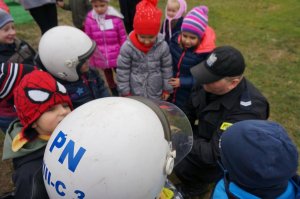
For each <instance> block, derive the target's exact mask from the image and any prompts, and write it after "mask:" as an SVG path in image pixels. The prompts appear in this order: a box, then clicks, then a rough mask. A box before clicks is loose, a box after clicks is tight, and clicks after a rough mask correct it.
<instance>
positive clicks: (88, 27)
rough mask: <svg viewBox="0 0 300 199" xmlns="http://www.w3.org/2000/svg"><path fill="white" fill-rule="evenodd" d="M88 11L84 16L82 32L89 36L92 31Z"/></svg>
mask: <svg viewBox="0 0 300 199" xmlns="http://www.w3.org/2000/svg"><path fill="white" fill-rule="evenodd" d="M88 16H89V13H88V14H87V15H86V17H85V21H84V32H85V33H86V34H87V35H88V36H89V37H90V38H91V35H92V31H91V21H90V19H89V17H88Z"/></svg>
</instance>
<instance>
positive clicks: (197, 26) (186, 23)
mask: <svg viewBox="0 0 300 199" xmlns="http://www.w3.org/2000/svg"><path fill="white" fill-rule="evenodd" d="M207 13H208V8H207V7H206V6H198V7H195V8H193V9H192V10H191V11H190V12H189V13H188V14H187V15H186V16H185V17H184V19H183V22H182V25H181V31H182V32H183V31H185V32H190V33H193V34H196V35H197V36H198V37H199V38H200V39H201V38H202V37H203V35H204V33H205V30H206V27H207V22H208V16H207Z"/></svg>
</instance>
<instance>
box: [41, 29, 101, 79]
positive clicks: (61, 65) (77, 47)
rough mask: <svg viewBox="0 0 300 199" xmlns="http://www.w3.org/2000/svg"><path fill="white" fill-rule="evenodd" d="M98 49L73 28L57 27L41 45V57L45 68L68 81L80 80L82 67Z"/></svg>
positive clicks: (44, 36) (48, 33)
mask: <svg viewBox="0 0 300 199" xmlns="http://www.w3.org/2000/svg"><path fill="white" fill-rule="evenodd" d="M95 48H96V44H95V42H93V41H92V40H91V39H90V38H89V37H88V36H87V35H86V34H85V33H84V32H82V31H81V30H79V29H77V28H74V27H71V26H56V27H54V28H51V29H50V30H48V31H47V32H46V33H45V34H44V35H43V36H42V38H41V40H40V43H39V56H40V59H41V62H42V64H43V65H44V66H45V68H46V69H47V70H48V72H50V73H51V74H52V75H54V76H55V77H57V78H59V79H62V80H66V81H71V82H73V81H77V80H78V79H79V75H78V74H79V72H78V71H79V68H80V66H81V65H82V64H83V63H84V62H85V61H86V60H87V59H88V58H89V57H90V56H91V55H92V53H93V52H94V50H95Z"/></svg>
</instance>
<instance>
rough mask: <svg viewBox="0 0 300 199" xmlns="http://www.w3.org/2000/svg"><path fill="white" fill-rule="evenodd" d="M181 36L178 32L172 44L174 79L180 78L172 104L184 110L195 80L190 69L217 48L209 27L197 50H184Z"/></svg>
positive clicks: (213, 34) (213, 33)
mask: <svg viewBox="0 0 300 199" xmlns="http://www.w3.org/2000/svg"><path fill="white" fill-rule="evenodd" d="M180 39H181V34H180V32H177V33H175V34H174V35H173V37H172V39H171V42H170V52H171V55H172V61H173V77H175V78H180V87H178V88H176V89H174V93H173V95H172V96H171V100H172V101H171V102H173V103H174V104H175V105H177V106H178V107H179V108H182V107H183V106H184V104H185V102H186V101H187V99H188V98H189V96H190V94H191V90H192V87H193V85H194V79H193V76H192V74H191V72H190V68H191V67H193V66H195V65H197V64H198V63H200V62H202V61H203V60H205V59H206V58H207V56H208V55H209V54H210V52H211V51H213V50H214V48H215V32H214V30H213V29H212V28H210V27H207V28H206V31H205V36H204V37H203V39H202V40H201V42H200V44H199V45H198V46H197V47H196V48H188V49H184V48H182V47H181V44H180V43H181V42H180Z"/></svg>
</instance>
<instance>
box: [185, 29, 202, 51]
mask: <svg viewBox="0 0 300 199" xmlns="http://www.w3.org/2000/svg"><path fill="white" fill-rule="evenodd" d="M181 44H182V46H183V47H184V48H191V47H194V46H197V45H198V44H199V38H198V36H197V35H195V34H193V33H190V32H182V33H181Z"/></svg>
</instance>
